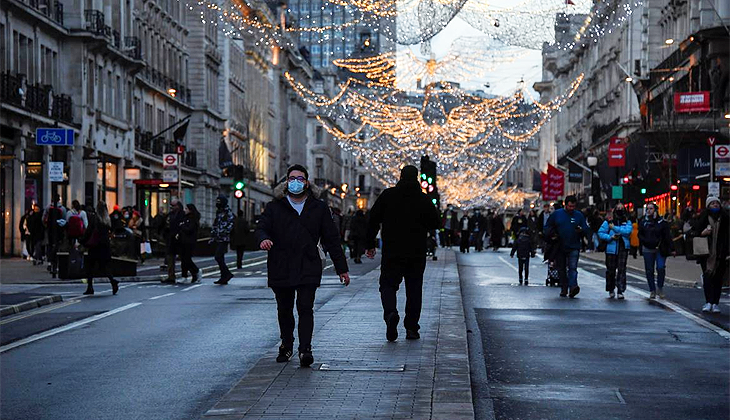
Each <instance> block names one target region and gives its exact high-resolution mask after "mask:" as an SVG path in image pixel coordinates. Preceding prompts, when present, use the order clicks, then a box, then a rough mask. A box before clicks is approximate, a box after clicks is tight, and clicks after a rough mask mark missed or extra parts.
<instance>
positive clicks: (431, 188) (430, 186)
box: [428, 185, 433, 193]
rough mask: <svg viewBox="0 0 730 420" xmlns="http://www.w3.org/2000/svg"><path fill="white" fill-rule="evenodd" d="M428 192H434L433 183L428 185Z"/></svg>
mask: <svg viewBox="0 0 730 420" xmlns="http://www.w3.org/2000/svg"><path fill="white" fill-rule="evenodd" d="M428 192H430V193H432V192H433V185H429V186H428Z"/></svg>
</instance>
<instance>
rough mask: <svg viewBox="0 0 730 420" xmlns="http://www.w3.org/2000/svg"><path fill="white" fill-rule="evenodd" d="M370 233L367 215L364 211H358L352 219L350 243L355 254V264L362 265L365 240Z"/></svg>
mask: <svg viewBox="0 0 730 420" xmlns="http://www.w3.org/2000/svg"><path fill="white" fill-rule="evenodd" d="M367 231H368V219H367V218H366V217H365V213H364V212H363V211H362V210H358V211H357V212H356V213H355V216H353V217H352V222H351V223H350V242H351V243H352V249H353V250H354V251H353V252H354V253H355V255H354V258H355V264H362V259H360V257H362V254H363V252H365V240H366V236H367Z"/></svg>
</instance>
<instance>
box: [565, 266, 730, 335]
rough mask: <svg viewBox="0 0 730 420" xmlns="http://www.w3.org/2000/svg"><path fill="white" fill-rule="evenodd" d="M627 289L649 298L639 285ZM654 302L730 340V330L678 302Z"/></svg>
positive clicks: (595, 275) (593, 276)
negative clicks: (692, 311) (705, 318)
mask: <svg viewBox="0 0 730 420" xmlns="http://www.w3.org/2000/svg"><path fill="white" fill-rule="evenodd" d="M578 271H580V272H582V273H583V274H584V275H586V276H588V277H591V278H595V279H597V280H596V281H602V282H603V281H605V279H604V278H602V277H601V276H599V275H597V274H593V273H591V272H590V271H588V270H586V269H584V268H579V269H578ZM626 290H629V291H631V292H633V293H636V294H637V295H639V296H642V297H644V298H646V299H648V298H649V292H647V291H645V290H642V289H639V288H638V287H635V286H628V285H627V286H626ZM654 302H656V303H658V304H659V305H662V306H665V307H667V308H669V309H671V310H673V311H674V312H676V313H678V314H680V315H682V316H684V317H685V318H687V319H689V320H690V321H694V322H695V323H697V324H699V325H700V326H703V327H705V328H707V329H709V330H712V331H714V332H716V333H717V334H718V335H719V336H720V337H722V338H724V339H726V340H730V332H728V331H725V330H724V329H722V328H720V327H718V326H717V325H715V324H713V323H711V322H709V321H706V320H704V319H703V318H701V317H699V316H697V315H695V314H693V313H691V312H689V311H687V310H686V309H684V308H682V307H681V306H679V305H677V304H676V303H672V302H669V301H667V300H664V299H656V300H654Z"/></svg>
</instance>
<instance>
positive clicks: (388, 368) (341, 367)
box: [315, 362, 406, 372]
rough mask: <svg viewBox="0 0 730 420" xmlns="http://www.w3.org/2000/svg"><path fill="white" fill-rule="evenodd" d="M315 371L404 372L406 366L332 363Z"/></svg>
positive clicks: (321, 365)
mask: <svg viewBox="0 0 730 420" xmlns="http://www.w3.org/2000/svg"><path fill="white" fill-rule="evenodd" d="M315 370H322V371H328V372H404V371H405V370H406V365H405V364H393V363H377V362H375V363H357V364H355V363H347V362H330V363H322V364H320V365H319V366H318V367H317V368H316V369H315Z"/></svg>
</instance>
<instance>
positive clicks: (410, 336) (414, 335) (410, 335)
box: [406, 330, 421, 340]
mask: <svg viewBox="0 0 730 420" xmlns="http://www.w3.org/2000/svg"><path fill="white" fill-rule="evenodd" d="M419 338H421V334H419V333H418V331H416V330H406V340H418V339H419Z"/></svg>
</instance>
